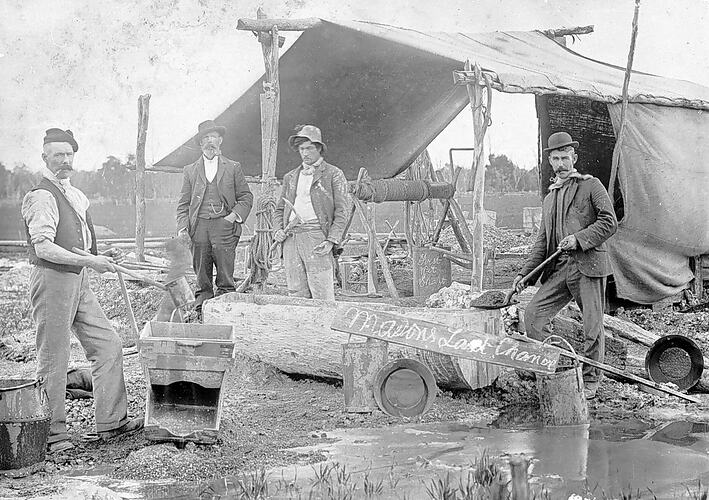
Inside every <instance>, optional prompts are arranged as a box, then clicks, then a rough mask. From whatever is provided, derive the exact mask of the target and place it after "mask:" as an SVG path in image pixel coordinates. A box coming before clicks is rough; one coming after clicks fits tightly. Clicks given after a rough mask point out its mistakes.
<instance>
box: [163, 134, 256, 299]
mask: <svg viewBox="0 0 709 500" xmlns="http://www.w3.org/2000/svg"><path fill="white" fill-rule="evenodd" d="M225 132H226V127H222V126H219V125H216V124H215V123H214V122H213V121H212V120H207V121H205V122H202V123H200V124H199V126H198V132H197V137H196V141H197V143H198V144H199V146H200V148H201V149H202V156H200V158H199V160H197V161H196V162H194V163H192V164H191V165H187V166H186V167H185V169H184V175H183V181H182V189H181V191H180V198H179V201H178V202H177V234H178V236H182V237H187V236H189V238H190V240H191V241H192V265H193V267H194V271H195V273H196V274H197V293H196V294H195V297H196V308H197V310H201V307H202V303H203V302H204V301H205V300H207V299H211V298H212V297H214V296H215V293H214V287H213V284H212V276H213V269H214V268H215V267H216V271H217V276H216V286H217V291H216V295H217V296H219V295H221V294H223V293H227V292H233V291H234V290H235V286H234V259H235V257H236V245H237V243H238V242H239V237H240V236H241V225H242V224H243V222H244V221H245V220H246V218H247V217H248V215H249V212H250V211H251V205H252V204H253V199H254V197H253V195H252V194H251V191H250V190H249V185H248V184H247V182H246V178H245V177H244V172H243V171H242V170H241V165H239V163H238V162H235V161H232V160H230V159H229V158H227V157H225V156H222V154H221V151H220V147H221V144H222V141H223V140H224V134H225Z"/></svg>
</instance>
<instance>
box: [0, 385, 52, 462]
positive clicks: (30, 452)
mask: <svg viewBox="0 0 709 500" xmlns="http://www.w3.org/2000/svg"><path fill="white" fill-rule="evenodd" d="M50 420H51V412H50V410H49V401H48V399H47V393H46V392H45V390H44V382H43V381H41V380H29V379H5V380H0V472H2V471H8V470H15V469H21V468H24V467H29V466H30V465H34V464H36V463H38V462H42V461H43V460H44V457H45V454H46V452H47V437H48V436H49V424H50Z"/></svg>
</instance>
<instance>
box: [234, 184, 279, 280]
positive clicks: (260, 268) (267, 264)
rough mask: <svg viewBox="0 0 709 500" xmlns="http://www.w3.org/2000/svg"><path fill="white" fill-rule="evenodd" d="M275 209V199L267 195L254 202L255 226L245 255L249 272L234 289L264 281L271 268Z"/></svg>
mask: <svg viewBox="0 0 709 500" xmlns="http://www.w3.org/2000/svg"><path fill="white" fill-rule="evenodd" d="M275 211H276V201H275V200H274V199H273V198H272V197H270V196H268V197H259V199H258V201H257V202H256V228H255V229H254V237H253V238H252V239H251V244H250V245H249V253H248V254H247V256H246V267H248V269H249V274H248V276H247V277H246V279H245V280H244V281H243V282H242V283H241V284H240V285H239V287H238V288H237V289H236V291H237V292H243V291H245V290H246V289H247V288H248V287H249V285H252V284H256V283H260V284H262V283H266V279H267V278H268V273H269V271H270V270H271V256H270V255H269V253H270V248H271V244H272V243H273V213H274V212H275Z"/></svg>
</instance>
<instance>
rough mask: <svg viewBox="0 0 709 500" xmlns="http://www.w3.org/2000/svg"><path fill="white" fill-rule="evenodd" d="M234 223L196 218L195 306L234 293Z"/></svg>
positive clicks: (193, 260) (193, 261)
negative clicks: (215, 270)
mask: <svg viewBox="0 0 709 500" xmlns="http://www.w3.org/2000/svg"><path fill="white" fill-rule="evenodd" d="M237 224H238V223H237V222H229V221H227V220H225V219H224V217H219V218H217V219H199V218H198V219H197V224H196V226H195V230H194V234H193V235H192V266H193V268H194V272H195V274H196V275H197V293H195V299H196V300H195V305H196V307H201V306H202V303H203V302H204V301H205V300H208V299H211V298H212V297H215V293H214V284H216V286H217V292H216V296H217V297H218V296H219V295H222V294H224V293H227V292H233V291H234V290H236V287H235V286H234V259H235V258H236V245H237V244H238V243H239V236H237ZM215 267H216V269H217V276H216V280H215V283H214V284H213V283H212V279H213V272H214V268H215Z"/></svg>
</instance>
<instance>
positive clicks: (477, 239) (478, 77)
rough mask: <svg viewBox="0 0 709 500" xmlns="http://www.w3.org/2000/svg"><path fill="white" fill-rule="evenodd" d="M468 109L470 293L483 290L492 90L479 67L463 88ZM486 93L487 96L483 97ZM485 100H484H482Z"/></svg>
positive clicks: (468, 66)
mask: <svg viewBox="0 0 709 500" xmlns="http://www.w3.org/2000/svg"><path fill="white" fill-rule="evenodd" d="M470 70H471V69H470V61H466V62H465V71H470ZM467 89H468V97H469V98H470V107H471V109H472V112H473V129H474V132H475V153H474V156H473V158H474V160H473V175H472V179H473V185H472V186H469V187H472V191H473V214H472V215H473V256H474V257H475V262H474V263H473V272H472V276H471V278H470V287H471V289H472V290H477V291H482V287H483V262H484V256H483V230H484V224H485V210H484V207H483V197H484V195H485V151H484V149H485V147H484V139H485V132H486V131H487V127H488V126H489V125H490V107H491V105H492V88H491V85H490V82H489V77H487V76H484V75H483V74H482V71H481V69H480V66H478V65H477V64H475V68H474V82H473V83H468V84H467ZM486 92H487V96H485V93H486ZM485 98H486V100H484V99H485Z"/></svg>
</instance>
